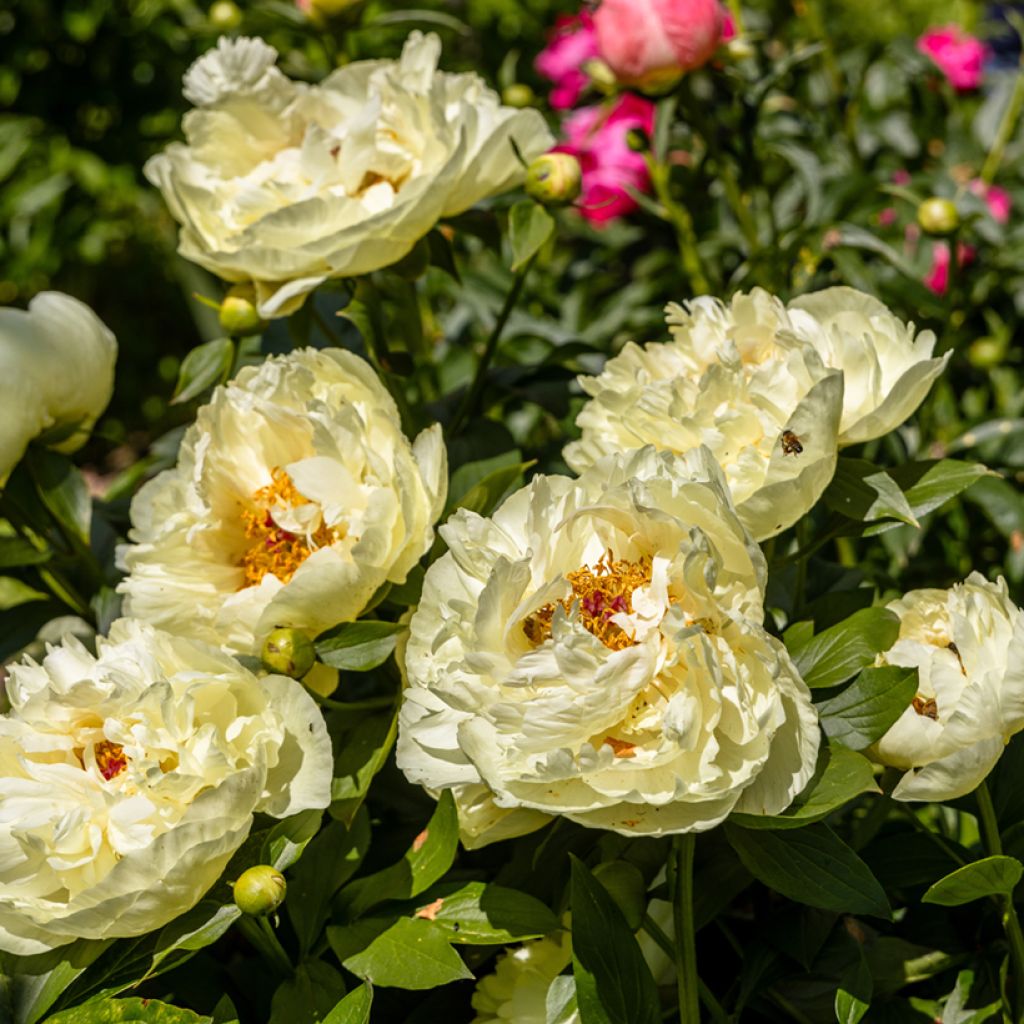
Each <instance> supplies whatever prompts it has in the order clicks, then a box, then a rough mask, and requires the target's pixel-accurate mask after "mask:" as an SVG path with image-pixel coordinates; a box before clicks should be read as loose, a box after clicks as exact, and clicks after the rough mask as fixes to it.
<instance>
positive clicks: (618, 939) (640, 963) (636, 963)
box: [570, 857, 661, 1024]
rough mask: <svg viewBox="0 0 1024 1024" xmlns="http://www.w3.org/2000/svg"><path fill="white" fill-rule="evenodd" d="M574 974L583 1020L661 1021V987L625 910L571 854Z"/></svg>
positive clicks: (614, 1023)
mask: <svg viewBox="0 0 1024 1024" xmlns="http://www.w3.org/2000/svg"><path fill="white" fill-rule="evenodd" d="M570 902H571V907H572V952H573V976H574V977H575V979H576V999H577V1003H578V1006H579V1011H580V1018H581V1020H582V1022H583V1024H660V1021H661V1005H660V1002H659V1000H658V987H657V985H656V984H655V983H654V978H653V977H652V976H651V971H650V968H649V967H648V966H647V962H646V961H645V960H644V957H643V953H641V951H640V947H639V945H638V944H637V941H636V937H635V936H634V935H633V933H632V932H631V931H630V929H629V925H628V924H626V919H625V918H624V917H623V916H622V911H621V910H619V908H618V907H617V906H616V905H615V901H614V900H613V899H612V898H611V896H610V895H609V894H608V891H607V890H606V889H605V887H604V886H603V885H601V883H600V882H599V881H598V880H597V879H596V878H594V876H593V874H591V872H590V871H589V870H588V868H587V867H586V865H585V864H584V863H583V862H582V861H581V860H579V859H578V858H576V857H573V858H572V879H571V882H570Z"/></svg>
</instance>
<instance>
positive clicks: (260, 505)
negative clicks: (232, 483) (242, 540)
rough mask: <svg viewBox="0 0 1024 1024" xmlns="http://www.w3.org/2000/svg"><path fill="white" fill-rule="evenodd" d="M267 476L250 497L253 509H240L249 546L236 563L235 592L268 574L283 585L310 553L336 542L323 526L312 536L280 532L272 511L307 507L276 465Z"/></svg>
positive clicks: (258, 581)
mask: <svg viewBox="0 0 1024 1024" xmlns="http://www.w3.org/2000/svg"><path fill="white" fill-rule="evenodd" d="M271 477H272V478H273V483H271V484H268V485H267V486H266V487H261V488H260V489H259V490H258V491H256V492H255V494H253V496H252V503H253V507H252V508H246V509H243V510H242V514H241V517H242V522H243V523H244V525H245V536H246V539H247V540H251V541H253V543H252V545H251V546H250V547H249V549H248V550H247V551H246V552H245V554H244V555H242V558H241V561H240V562H239V563H238V564H239V567H240V568H241V569H242V570H243V571H244V577H243V582H242V585H241V586H240V587H239V588H238V589H239V590H245V588H246V587H255V586H258V585H259V583H260V582H261V581H262V580H263V577H264V576H266V575H267V574H268V573H272V574H273V575H274V576H276V577H277V578H278V579H279V580H280V581H281V582H282V583H287V582H288V581H289V580H290V579H291V578H292V577H293V576H294V575H295V573H296V572H297V571H298V568H299V566H300V565H302V563H303V562H304V561H305V560H306V559H307V558H309V556H310V555H311V554H312V553H313V552H314V551H316V550H317V549H318V548H322V547H326V546H327V545H329V544H333V543H334V542H335V540H336V539H337V532H336V531H335V530H333V529H332V528H331V527H329V526H327V525H325V524H324V523H321V524H320V525H319V526H318V527H317V528H316V530H315V532H314V533H313V534H312V536H307V535H305V534H298V533H291V532H289V531H288V530H282V529H281V527H280V526H278V525H277V523H276V522H275V520H274V516H273V510H274V509H280V508H285V509H288V508H298V507H299V506H300V505H308V504H309V500H308V499H307V498H306V497H304V496H303V495H302V494H300V493H299V492H298V490H297V489H296V487H295V484H293V483H292V479H291V477H290V476H289V475H288V474H287V473H286V472H285V471H284V470H283V469H281V468H280V467H279V466H275V467H274V469H273V470H272V471H271Z"/></svg>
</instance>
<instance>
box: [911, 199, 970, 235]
mask: <svg viewBox="0 0 1024 1024" xmlns="http://www.w3.org/2000/svg"><path fill="white" fill-rule="evenodd" d="M917 223H918V224H920V225H921V228H922V229H923V230H924V231H926V232H927V233H928V234H929V235H940V236H943V235H951V234H953V232H954V231H956V229H957V228H958V227H960V214H959V213H958V212H957V209H956V204H955V203H954V202H953V200H952V199H942V198H940V197H939V196H932V198H931V199H926V200H925V201H924V202H923V203H922V204H921V205H920V206H919V207H918V208H917Z"/></svg>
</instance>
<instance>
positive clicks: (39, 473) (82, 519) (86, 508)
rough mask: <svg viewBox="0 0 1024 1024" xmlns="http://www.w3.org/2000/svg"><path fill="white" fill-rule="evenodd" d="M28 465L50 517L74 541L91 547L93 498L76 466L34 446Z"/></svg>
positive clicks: (54, 453) (65, 457) (29, 453)
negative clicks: (90, 527) (90, 529)
mask: <svg viewBox="0 0 1024 1024" xmlns="http://www.w3.org/2000/svg"><path fill="white" fill-rule="evenodd" d="M28 466H29V470H30V471H31V473H32V479H33V480H34V481H35V485H36V488H37V490H38V492H39V497H40V498H42V500H43V504H44V505H45V506H46V508H47V509H48V510H49V512H50V514H51V515H52V516H53V517H54V518H55V519H56V520H57V522H58V523H60V525H61V527H62V528H63V529H64V530H65V531H67V533H68V534H69V535H70V536H71V537H72V538H73V539H74V540H76V541H77V542H79V543H80V544H82V545H85V546H87V545H88V543H89V526H90V523H91V522H92V498H90V497H89V488H88V487H86V484H85V479H84V478H83V477H82V474H81V473H79V471H78V470H77V469H76V468H75V466H74V463H72V461H71V460H70V459H69V458H68V457H67V456H66V455H60V454H58V453H57V452H51V451H47V450H46V449H45V448H36V447H30V448H29V451H28Z"/></svg>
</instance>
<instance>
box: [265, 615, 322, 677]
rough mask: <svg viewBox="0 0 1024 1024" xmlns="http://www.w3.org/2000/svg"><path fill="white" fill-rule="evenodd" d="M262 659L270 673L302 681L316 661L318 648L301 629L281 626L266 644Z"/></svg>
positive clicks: (268, 638) (269, 637)
mask: <svg viewBox="0 0 1024 1024" xmlns="http://www.w3.org/2000/svg"><path fill="white" fill-rule="evenodd" d="M260 658H261V659H262V661H263V667H264V668H265V669H267V671H268V672H275V673H277V674H278V675H282V676H290V677H291V678H292V679H301V678H302V677H303V676H304V675H305V674H306V673H307V672H309V670H310V669H311V668H312V667H313V663H314V662H315V661H316V648H315V647H314V646H313V641H312V640H310V639H309V637H308V636H307V635H306V634H305V633H303V632H302V630H301V629H289V628H288V627H286V626H279V627H278V628H277V629H275V630H273V631H272V632H271V634H270V635H269V636H268V637H267V639H266V641H265V642H264V644H263V650H262V651H261V652H260Z"/></svg>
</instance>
